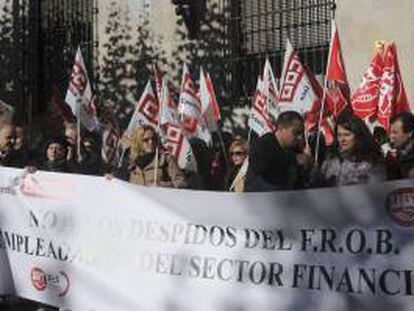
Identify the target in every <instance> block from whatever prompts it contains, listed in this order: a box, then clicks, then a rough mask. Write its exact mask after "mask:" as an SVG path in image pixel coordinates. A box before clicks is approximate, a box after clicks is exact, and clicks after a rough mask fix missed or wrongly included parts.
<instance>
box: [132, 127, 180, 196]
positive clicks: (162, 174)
mask: <svg viewBox="0 0 414 311" xmlns="http://www.w3.org/2000/svg"><path fill="white" fill-rule="evenodd" d="M157 148H158V155H157ZM157 158H158V159H157ZM128 160H129V161H128V164H127V174H126V175H127V176H126V178H125V179H126V180H128V181H129V182H131V183H133V184H137V185H142V186H159V187H169V188H185V187H186V181H185V177H184V174H183V172H182V171H181V170H180V168H179V167H178V163H177V160H176V159H175V158H174V157H173V156H171V155H170V154H169V153H168V152H166V151H164V150H163V149H162V148H161V147H160V146H158V136H157V133H156V132H155V130H154V128H153V127H151V126H149V125H144V126H141V127H139V128H138V129H137V130H136V131H134V132H133V133H132V134H131V137H130V149H129V159H128ZM124 176H125V175H124Z"/></svg>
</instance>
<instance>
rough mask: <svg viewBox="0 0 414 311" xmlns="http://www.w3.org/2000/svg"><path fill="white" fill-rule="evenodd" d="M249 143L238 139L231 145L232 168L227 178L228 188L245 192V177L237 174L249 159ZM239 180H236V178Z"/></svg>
mask: <svg viewBox="0 0 414 311" xmlns="http://www.w3.org/2000/svg"><path fill="white" fill-rule="evenodd" d="M247 149H248V148H247V144H246V142H245V141H244V140H241V139H236V140H234V141H233V142H232V143H231V145H230V149H229V151H230V169H229V173H228V175H227V178H226V188H227V190H230V191H234V192H243V189H244V177H242V176H237V175H238V173H239V171H240V168H241V167H242V165H243V163H244V161H245V160H246V159H247V152H248V150H247ZM236 177H238V178H237V180H235V178H236Z"/></svg>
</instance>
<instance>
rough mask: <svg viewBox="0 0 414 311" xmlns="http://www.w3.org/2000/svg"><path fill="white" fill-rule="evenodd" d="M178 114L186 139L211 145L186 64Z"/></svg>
mask: <svg viewBox="0 0 414 311" xmlns="http://www.w3.org/2000/svg"><path fill="white" fill-rule="evenodd" d="M178 112H179V113H180V116H181V121H182V125H183V129H184V131H185V134H186V135H187V136H188V137H197V138H200V139H202V140H204V141H205V142H206V143H207V144H210V143H211V141H212V140H211V134H210V132H209V130H208V128H207V125H206V122H205V120H204V117H203V113H202V110H201V104H200V100H199V97H198V94H197V91H196V88H195V86H194V82H193V80H192V78H191V75H190V72H189V70H188V67H187V65H186V64H184V68H183V79H182V83H181V92H180V98H179V103H178Z"/></svg>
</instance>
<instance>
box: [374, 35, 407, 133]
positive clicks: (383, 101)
mask: <svg viewBox="0 0 414 311" xmlns="http://www.w3.org/2000/svg"><path fill="white" fill-rule="evenodd" d="M406 111H410V104H409V102H408V98H407V95H406V93H405V89H404V84H403V81H402V77H401V72H400V68H399V64H398V58H397V48H396V46H395V44H394V43H393V44H390V45H388V46H387V47H386V50H385V60H384V68H383V72H382V76H381V81H380V95H379V102H378V123H379V124H380V125H381V126H382V127H383V128H385V129H386V130H387V132H389V130H390V120H391V119H392V118H393V117H394V116H396V115H398V114H399V113H402V112H406Z"/></svg>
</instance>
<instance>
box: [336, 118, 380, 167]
mask: <svg viewBox="0 0 414 311" xmlns="http://www.w3.org/2000/svg"><path fill="white" fill-rule="evenodd" d="M338 126H342V127H343V128H345V129H346V130H348V131H350V132H352V133H353V134H354V135H355V140H356V142H355V148H354V150H352V151H351V156H352V157H353V159H354V160H356V161H368V162H374V163H375V162H378V161H380V160H381V159H382V153H381V150H380V147H379V145H378V144H377V143H376V141H375V140H374V137H373V136H372V134H371V132H370V131H369V129H368V127H367V125H366V124H365V122H364V121H362V120H361V119H360V118H358V117H357V116H356V115H353V114H351V113H347V112H345V113H342V114H341V115H340V116H339V118H338V121H337V123H336V129H335V133H336V134H338ZM336 136H337V135H336ZM335 147H336V148H335V150H336V152H339V148H338V141H337V139H336V141H335Z"/></svg>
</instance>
